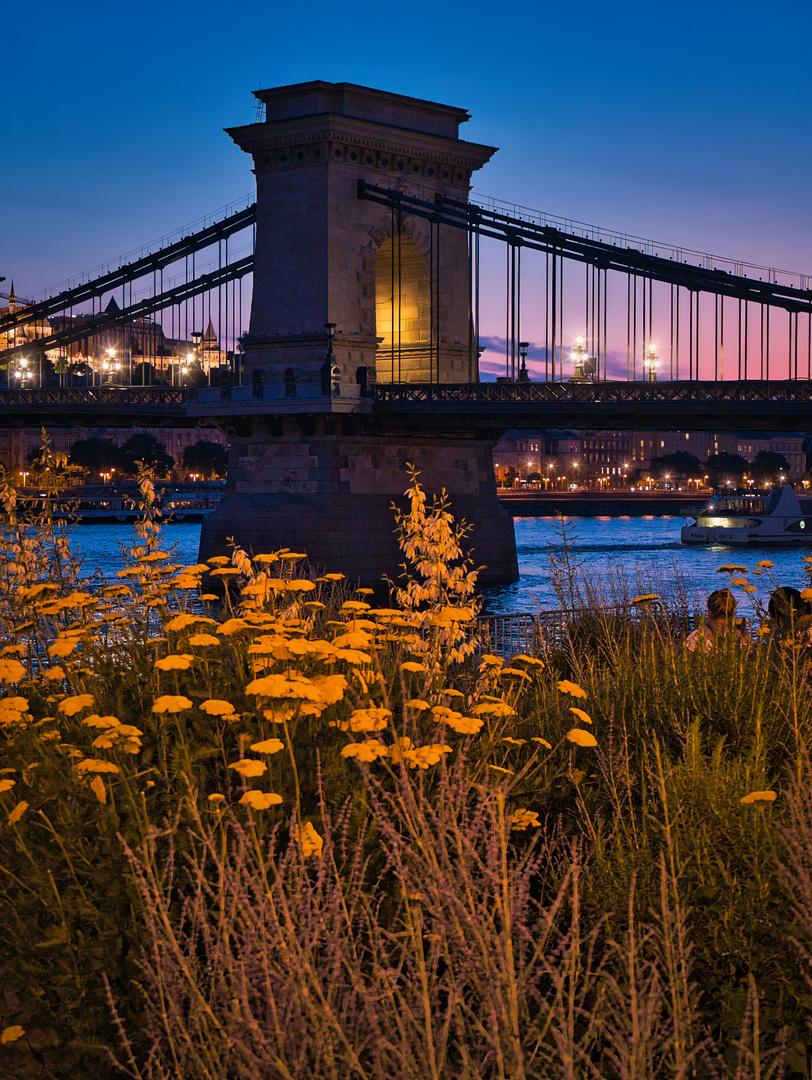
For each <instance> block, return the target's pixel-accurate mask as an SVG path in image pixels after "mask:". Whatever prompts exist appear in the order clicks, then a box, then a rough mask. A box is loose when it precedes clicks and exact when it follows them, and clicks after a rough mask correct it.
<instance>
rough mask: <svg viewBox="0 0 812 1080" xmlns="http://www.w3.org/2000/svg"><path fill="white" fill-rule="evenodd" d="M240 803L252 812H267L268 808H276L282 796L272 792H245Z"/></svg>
mask: <svg viewBox="0 0 812 1080" xmlns="http://www.w3.org/2000/svg"><path fill="white" fill-rule="evenodd" d="M240 802H241V803H242V804H243V806H250V807H251V809H252V810H267V809H268V807H269V806H278V805H279V803H281V802H282V796H281V795H277V794H276V793H275V792H273V791H246V793H245V794H244V795H243V797H242V798H241V799H240Z"/></svg>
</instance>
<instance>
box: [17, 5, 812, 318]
mask: <svg viewBox="0 0 812 1080" xmlns="http://www.w3.org/2000/svg"><path fill="white" fill-rule="evenodd" d="M3 24H4V30H5V42H6V47H5V49H4V50H3V53H4V55H3V64H2V67H0V80H1V81H2V90H3V94H2V100H3V102H4V103H5V108H4V124H3V127H4V136H5V137H4V145H5V157H4V162H3V165H2V168H1V169H0V200H1V202H0V205H2V216H1V217H0V275H5V276H6V277H7V278H9V279H10V278H11V277H12V276H13V277H14V279H15V283H16V287H17V291H18V293H19V294H20V295H22V296H25V295H27V294H33V293H36V292H38V291H40V290H41V289H42V288H44V287H45V286H48V285H50V284H52V283H55V282H59V281H61V280H63V279H65V278H67V277H69V276H71V275H74V274H77V273H80V272H82V271H84V270H86V269H88V268H90V267H92V266H94V265H96V264H98V263H100V262H102V261H104V260H106V259H108V258H111V257H115V256H117V255H118V254H120V253H122V252H124V251H128V250H130V249H132V248H134V247H137V246H140V245H141V244H142V243H144V242H147V241H149V240H151V239H153V238H155V237H158V236H160V235H162V234H163V233H167V232H171V231H173V230H174V229H176V228H177V227H178V226H180V225H182V224H184V223H186V222H189V221H192V220H194V219H195V218H197V217H199V216H201V215H203V214H205V213H208V212H209V211H212V210H214V209H216V208H217V207H219V206H221V205H223V204H225V203H228V202H230V201H232V200H233V199H236V198H238V197H239V196H241V195H243V194H245V193H246V192H248V191H250V190H251V187H252V180H253V177H252V176H251V173H250V171H249V164H250V162H249V159H248V157H247V156H246V155H244V154H243V153H242V152H241V151H240V150H238V149H237V148H236V147H235V146H234V145H233V144H232V143H231V140H230V139H229V138H228V136H226V135H225V134H224V133H223V131H222V128H223V127H226V126H232V125H238V124H244V123H250V122H251V121H252V120H253V119H254V99H253V97H252V96H251V91H252V90H254V89H256V88H258V87H259V86H264V87H265V86H274V85H283V84H285V83H294V82H302V81H305V80H309V79H326V80H329V81H348V82H355V83H361V84H365V85H369V86H374V87H377V88H380V89H385V90H390V91H393V92H396V93H403V94H409V95H413V96H415V97H425V98H430V99H435V100H439V101H443V102H446V103H448V104H452V105H459V106H462V107H465V108H467V109H468V111H469V112H470V113H471V114H472V120H471V121H470V122H469V123H468V124H465V125H463V128H462V131H461V134H462V136H463V137H464V138H468V139H471V140H473V141H478V142H484V143H489V144H491V145H496V146H499V147H500V150H499V153H498V154H496V155H495V157H494V158H493V160H492V162H491V163H490V164H488V165H487V166H486V167H485V169H483V171H482V172H481V174H480V176H479V180H478V182H477V183H476V187H475V190H477V191H479V192H483V193H487V194H489V195H494V196H496V197H498V198H501V199H505V200H509V201H512V202H516V203H522V204H524V205H526V206H530V207H534V208H536V209H541V210H545V211H547V212H549V213H551V214H556V215H560V216H562V217H570V218H576V219H579V220H581V221H584V222H589V223H592V224H598V225H602V226H604V227H609V228H612V229H615V230H621V231H625V232H628V233H632V234H636V235H638V236H644V237H650V238H653V239H657V240H663V241H669V242H673V243H676V244H681V245H683V246H686V247H691V248H695V249H698V250H701V251H708V252H712V253H714V254H718V255H729V256H733V257H737V258H741V259H745V260H748V261H751V262H756V263H763V264H768V265H771V266H778V267H782V268H785V269H790V270H799V271H804V272H812V252H810V250H809V246H810V236H812V228H811V226H812V200H810V197H809V195H810V178H812V138H810V134H811V132H810V120H809V98H810V89H811V88H810V76H809V42H810V40H812V5H810V4H809V2H808V0H805V2H797V0H791V2H789V3H784V4H782V5H776V6H773V7H770V6H767V5H765V4H763V3H754V2H752V0H744V2H736V3H733V2H728V0H721V2H720V0H704V2H702V3H699V2H696V0H683V2H682V3H680V4H670V5H654V4H652V3H645V4H643V3H639V2H637V0H635V2H632V3H625V4H623V3H615V4H611V3H609V4H607V3H605V2H594V0H582V2H581V3H578V4H555V5H552V4H549V3H546V2H541V3H521V2H517V0H508V2H507V3H504V4H502V5H496V4H492V3H489V4H483V3H481V2H478V0H477V2H474V3H469V4H467V5H451V6H437V5H428V4H427V5H422V6H421V5H392V4H383V3H370V2H369V0H356V2H355V3H353V4H337V3H334V2H333V3H327V2H325V0H311V2H310V3H301V4H292V3H290V2H289V0H285V2H283V3H280V2H277V0H272V2H269V3H264V4H252V3H243V4H235V5H226V4H215V3H213V2H211V0H197V2H196V3H194V4H191V3H186V2H183V3H179V2H176V0H165V2H163V3H156V2H155V0H145V2H142V3H141V4H139V5H137V6H124V5H110V4H108V3H104V4H102V3H87V2H84V3H83V2H81V0H79V2H78V3H76V4H73V5H70V6H68V5H63V4H61V3H60V4H57V3H55V2H53V0H50V2H49V3H46V4H45V5H42V4H40V5H20V4H14V5H8V8H7V10H6V11H5V12H4V16H3ZM0 288H2V289H7V288H8V282H6V283H5V284H4V285H1V286H0ZM483 329H484V330H485V331H490V333H492V334H493V335H495V336H498V334H499V332H500V327H499V326H498V325H494V326H493V327H484V328H483Z"/></svg>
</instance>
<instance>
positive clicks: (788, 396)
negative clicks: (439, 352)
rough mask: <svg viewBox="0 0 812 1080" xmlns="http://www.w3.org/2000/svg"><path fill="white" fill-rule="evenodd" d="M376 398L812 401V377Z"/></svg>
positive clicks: (478, 386) (381, 389)
mask: <svg viewBox="0 0 812 1080" xmlns="http://www.w3.org/2000/svg"><path fill="white" fill-rule="evenodd" d="M374 397H375V400H376V401H379V402H381V403H385V404H391V405H404V404H408V405H415V404H455V403H459V404H462V405H468V404H477V403H497V404H498V403H509V402H562V401H595V402H639V401H646V402H656V401H662V402H684V401H696V402H701V401H812V380H809V379H774V380H765V379H748V380H728V381H719V382H713V381H702V382H698V381H679V382H677V381H673V382H671V381H669V382H642V381H641V382H625V381H624V382H621V381H616V382H608V381H606V382H602V381H597V380H596V381H594V382H500V383H380V382H379V383H378V384H377V385H376V386H375V390H374Z"/></svg>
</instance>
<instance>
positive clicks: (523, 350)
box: [518, 341, 530, 382]
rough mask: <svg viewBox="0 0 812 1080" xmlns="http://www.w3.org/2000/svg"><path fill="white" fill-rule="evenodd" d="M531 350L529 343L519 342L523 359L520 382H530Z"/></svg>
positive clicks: (520, 354)
mask: <svg viewBox="0 0 812 1080" xmlns="http://www.w3.org/2000/svg"><path fill="white" fill-rule="evenodd" d="M529 348H530V342H529V341H520V342H519V356H520V357H521V358H522V363H521V367H520V368H519V377H518V381H519V382H530V376H529V375H528V374H527V350H528V349H529Z"/></svg>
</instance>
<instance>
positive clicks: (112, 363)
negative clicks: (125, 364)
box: [102, 349, 121, 381]
mask: <svg viewBox="0 0 812 1080" xmlns="http://www.w3.org/2000/svg"><path fill="white" fill-rule="evenodd" d="M120 370H121V364H120V363H119V362H118V361H117V360H116V350H115V349H108V350H107V359H106V360H102V381H103V380H104V377H105V376H107V378H108V379H109V378H110V375H111V374H112V373H113V372H114V371H120Z"/></svg>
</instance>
